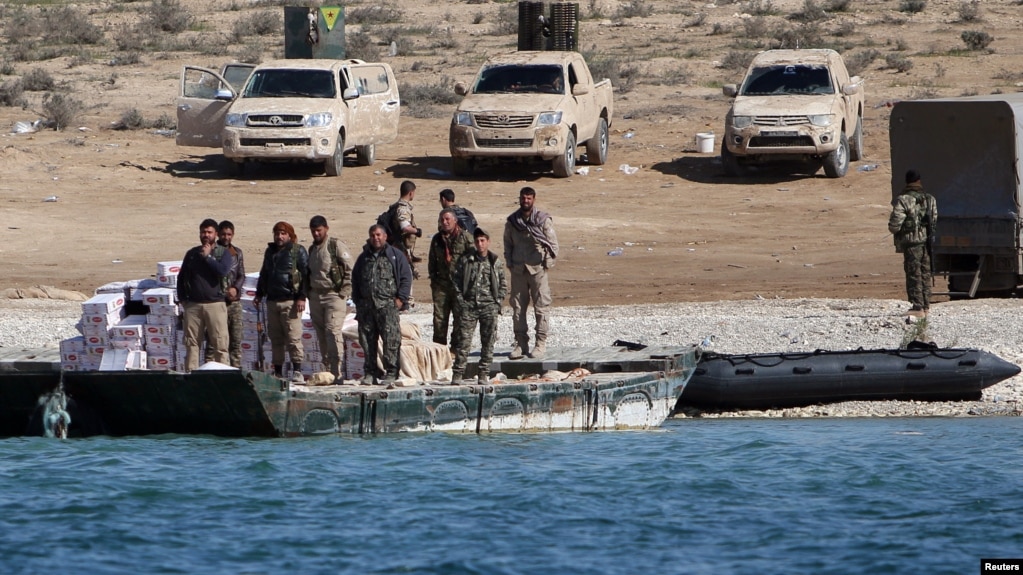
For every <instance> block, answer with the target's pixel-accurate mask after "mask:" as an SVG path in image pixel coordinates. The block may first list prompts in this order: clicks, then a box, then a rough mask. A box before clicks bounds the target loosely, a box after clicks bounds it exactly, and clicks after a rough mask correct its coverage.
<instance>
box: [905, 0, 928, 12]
mask: <svg viewBox="0 0 1023 575" xmlns="http://www.w3.org/2000/svg"><path fill="white" fill-rule="evenodd" d="M926 7H927V0H902V1H901V2H899V12H909V13H910V14H915V13H917V12H923V11H924V8H926Z"/></svg>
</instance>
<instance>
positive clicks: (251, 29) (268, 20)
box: [231, 10, 284, 42]
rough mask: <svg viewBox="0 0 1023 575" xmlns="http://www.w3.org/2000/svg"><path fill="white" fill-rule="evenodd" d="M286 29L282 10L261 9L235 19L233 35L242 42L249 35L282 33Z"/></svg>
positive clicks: (236, 40) (237, 40) (235, 39)
mask: <svg viewBox="0 0 1023 575" xmlns="http://www.w3.org/2000/svg"><path fill="white" fill-rule="evenodd" d="M283 29H284V20H283V18H282V17H281V12H280V10H260V11H258V12H256V13H254V14H250V15H248V16H245V17H243V18H239V19H238V20H235V22H234V25H233V26H232V27H231V36H232V38H233V39H234V41H235V42H240V41H242V40H243V39H245V38H246V37H248V36H270V35H274V34H280V33H281V30H283Z"/></svg>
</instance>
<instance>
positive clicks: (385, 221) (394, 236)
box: [377, 202, 401, 245]
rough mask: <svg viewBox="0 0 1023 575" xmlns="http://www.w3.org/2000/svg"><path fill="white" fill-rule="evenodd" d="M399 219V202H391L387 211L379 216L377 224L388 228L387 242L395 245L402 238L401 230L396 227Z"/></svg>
mask: <svg viewBox="0 0 1023 575" xmlns="http://www.w3.org/2000/svg"><path fill="white" fill-rule="evenodd" d="M397 219H398V202H394V203H393V204H391V206H390V207H389V208H387V211H386V212H384V213H382V214H380V215H379V216H377V225H378V226H382V227H383V228H384V229H385V230H387V243H389V244H391V245H394V244H396V243H398V241H399V240H400V239H401V230H400V229H397V228H396V227H395V225H394V224H395V220H397Z"/></svg>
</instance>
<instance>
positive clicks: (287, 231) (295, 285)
mask: <svg viewBox="0 0 1023 575" xmlns="http://www.w3.org/2000/svg"><path fill="white" fill-rule="evenodd" d="M273 235H274V241H272V242H270V243H269V244H267V246H266V251H265V252H264V253H263V265H262V267H261V268H260V270H259V281H258V282H257V283H256V297H255V298H254V302H253V303H255V305H256V306H257V307H258V306H259V304H260V303H261V302H262V301H263V299H264V298H265V299H266V319H267V321H266V323H267V330H268V332H269V336H270V347H271V361H272V363H273V366H274V367H273V369H274V375H276V376H277V377H282V375H283V368H284V349H285V347H287V349H288V354H289V355H290V356H291V368H292V376H291V377H292V381H293V382H295V383H304V382H305V377H303V376H302V362H303V361H304V360H305V352H304V350H303V349H302V312H304V311H305V304H306V293H307V291H308V289H309V287H308V286H309V254H308V252H306V249H305V248H304V247H302V246H300V245H299V244H298V236H297V235H295V228H294V227H293V226H292V225H291V224H289V223H288V222H277V223H276V224H274V227H273Z"/></svg>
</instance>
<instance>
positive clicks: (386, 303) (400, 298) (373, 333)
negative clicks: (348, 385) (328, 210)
mask: <svg viewBox="0 0 1023 575" xmlns="http://www.w3.org/2000/svg"><path fill="white" fill-rule="evenodd" d="M411 293H412V268H411V266H410V265H409V261H408V258H406V257H405V255H404V254H403V253H402V252H401V251H400V250H398V249H397V248H395V247H394V246H392V245H390V244H388V243H387V230H386V229H385V228H384V226H382V225H380V224H374V225H373V226H371V227H370V228H369V239H368V240H366V245H365V246H363V248H362V253H361V254H360V255H359V257H358V259H356V260H355V267H354V268H352V299H353V300H354V301H355V319H356V320H357V321H358V322H359V344H360V345H362V349H363V350H365V351H366V369H365V375H364V376H363V378H362V382H361V383H362V384H363V385H371V384H372V385H387V384H389V383H392V382H393V381H394V380H395V379H397V378H398V374H399V371H400V365H399V362H400V358H401V325H400V323H399V319H398V312H399V311H402V310H406V309H408V302H409V297H410V296H411ZM378 339H383V349H382V350H379V345H378ZM378 350H379V351H380V353H379V356H380V358H381V360H382V362H383V366H384V368H383V372H381V371H380V369H379V368H378V367H377V356H378ZM381 375H382V376H384V378H383V380H381V378H380V376H381Z"/></svg>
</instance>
